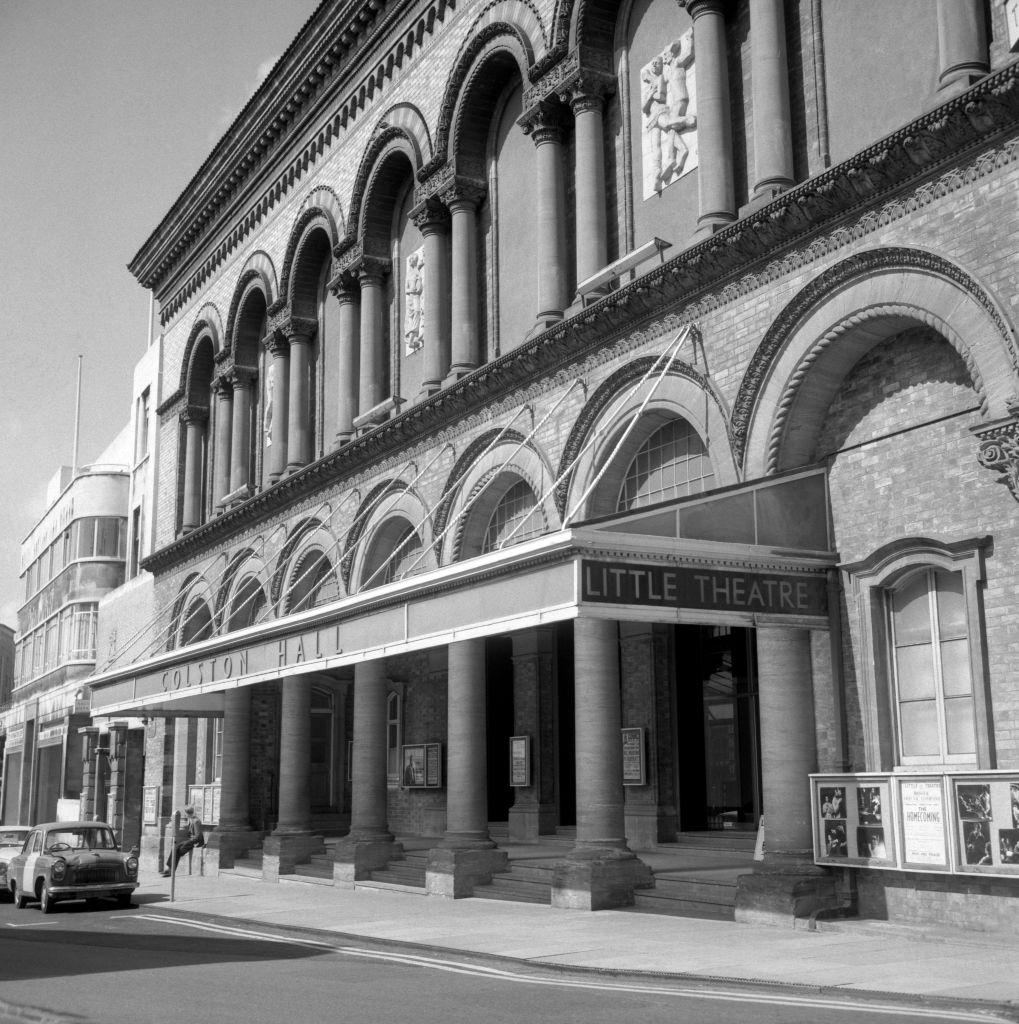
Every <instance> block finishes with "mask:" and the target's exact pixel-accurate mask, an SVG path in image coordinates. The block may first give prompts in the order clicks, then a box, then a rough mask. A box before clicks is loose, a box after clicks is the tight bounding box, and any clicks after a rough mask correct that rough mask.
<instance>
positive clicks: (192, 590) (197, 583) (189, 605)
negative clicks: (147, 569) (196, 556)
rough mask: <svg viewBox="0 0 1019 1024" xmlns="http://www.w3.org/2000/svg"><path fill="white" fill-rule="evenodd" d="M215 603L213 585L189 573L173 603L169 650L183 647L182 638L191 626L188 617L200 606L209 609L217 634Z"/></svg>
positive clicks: (168, 642) (194, 573) (168, 639)
mask: <svg viewBox="0 0 1019 1024" xmlns="http://www.w3.org/2000/svg"><path fill="white" fill-rule="evenodd" d="M215 601H216V595H215V592H214V590H213V587H212V584H211V583H210V582H209V580H208V579H207V578H206V577H205V576H203V575H202V574H201V573H198V572H193V573H189V574H188V575H187V576H186V577H185V578H184V582H183V583H182V584H181V587H180V590H178V591H177V596H176V597H175V598H174V602H173V615H172V618H171V619H170V624H171V628H170V635H169V637H168V638H167V649H168V650H175V649H177V648H178V647H181V646H183V645H182V643H181V637H182V636H183V633H184V630H185V628H186V627H187V626H188V625H189V623H188V621H187V617H188V616H189V615H190V613H191V611H192V609H194V608H195V606H196V605H198V604H203V605H204V606H205V607H206V608H207V609H208V611H209V617H210V620H211V622H212V630H213V633H215V630H216V615H215Z"/></svg>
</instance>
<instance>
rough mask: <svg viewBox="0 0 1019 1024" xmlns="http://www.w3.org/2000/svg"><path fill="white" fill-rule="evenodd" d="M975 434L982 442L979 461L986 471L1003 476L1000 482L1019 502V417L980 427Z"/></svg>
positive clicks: (978, 456)
mask: <svg viewBox="0 0 1019 1024" xmlns="http://www.w3.org/2000/svg"><path fill="white" fill-rule="evenodd" d="M974 433H975V434H976V436H977V439H978V440H979V441H980V450H979V451H978V452H977V461H978V462H979V463H980V465H981V466H983V467H984V468H985V469H991V470H994V471H995V472H997V473H999V474H1001V475H1000V476H999V477H998V482H999V483H1003V484H1004V485H1005V486H1006V487H1007V488H1008V489H1009V491H1010V492H1011V494H1012V497H1013V498H1015V500H1016V501H1019V417H1016V416H1013V417H1011V418H1009V419H1005V420H998V421H997V422H996V423H992V424H990V425H988V426H986V427H978V428H976V429H975V430H974Z"/></svg>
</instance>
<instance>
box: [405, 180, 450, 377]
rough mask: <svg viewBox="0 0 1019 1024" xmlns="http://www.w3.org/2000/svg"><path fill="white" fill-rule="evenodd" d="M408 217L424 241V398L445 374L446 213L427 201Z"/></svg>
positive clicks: (433, 201) (447, 332)
mask: <svg viewBox="0 0 1019 1024" xmlns="http://www.w3.org/2000/svg"><path fill="white" fill-rule="evenodd" d="M411 217H412V218H413V220H414V223H415V224H416V225H417V228H418V230H419V231H420V232H421V235H422V237H423V238H424V241H425V281H424V295H423V299H424V304H425V312H424V323H423V328H424V357H425V377H424V380H423V381H422V385H421V387H422V392H423V394H424V395H426V396H427V395H430V394H432V393H433V392H435V391H438V390H439V388H440V387H441V386H442V381H443V378H444V377H445V376H446V372H447V371H448V370H449V352H450V341H449V322H450V317H449V298H450V297H449V244H448V240H449V212H448V211H447V210H446V208H445V207H444V206H443V205H442V204H441V203H439V202H437V201H436V200H434V199H429V200H426V201H425V202H424V203H422V204H421V205H420V206H418V207H417V208H416V209H415V210H414V211H413V212H412V213H411Z"/></svg>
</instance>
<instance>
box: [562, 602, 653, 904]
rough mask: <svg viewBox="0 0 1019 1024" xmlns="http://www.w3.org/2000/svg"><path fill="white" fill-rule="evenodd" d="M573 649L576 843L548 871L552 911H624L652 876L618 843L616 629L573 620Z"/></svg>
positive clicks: (620, 775) (620, 768) (599, 622)
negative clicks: (612, 909)
mask: <svg viewBox="0 0 1019 1024" xmlns="http://www.w3.org/2000/svg"><path fill="white" fill-rule="evenodd" d="M573 643H574V654H573V656H574V662H575V669H574V678H575V686H576V697H575V702H574V703H575V711H574V730H575V734H576V735H575V740H574V742H575V747H576V771H577V843H576V846H575V847H574V849H573V851H572V852H571V853H570V854H569V856H568V857H567V859H566V860H565V861H561V862H560V863H559V864H558V865H557V867H556V871H555V875H554V878H553V883H552V905H553V906H560V907H575V908H578V909H585V910H602V909H605V908H607V907H619V906H628V905H630V904H632V903H633V892H634V889H643V888H650V887H652V886H653V885H654V876H653V875H652V873H651V869H650V868H649V867H648V866H647V865H646V864H644V863H643V861H641V860H639V859H638V858H637V857H636V856H635V855H634V854H633V853H631V852H630V850H629V849H628V847H627V845H626V839H625V836H624V823H623V748H622V740H621V735H620V727H621V720H620V689H619V637H618V629H617V626H616V623H615V621H614V620H611V619H587V618H579V619H577V620H576V621H575V622H574V627H573Z"/></svg>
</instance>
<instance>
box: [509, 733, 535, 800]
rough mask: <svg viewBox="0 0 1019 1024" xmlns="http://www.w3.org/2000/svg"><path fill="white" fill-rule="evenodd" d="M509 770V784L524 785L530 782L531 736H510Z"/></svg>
mask: <svg viewBox="0 0 1019 1024" xmlns="http://www.w3.org/2000/svg"><path fill="white" fill-rule="evenodd" d="M509 758H510V763H509V770H510V781H509V784H510V785H511V786H514V787H516V786H520V787H526V786H529V785H530V784H531V737H530V736H510V739H509Z"/></svg>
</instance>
